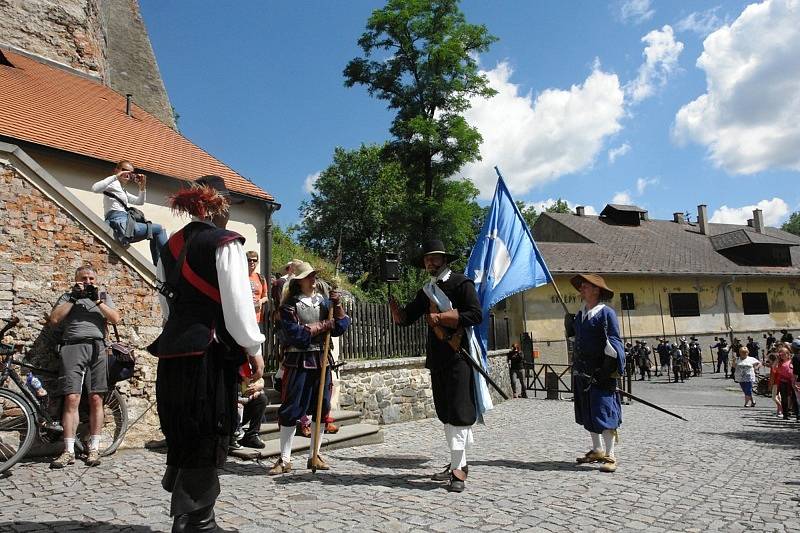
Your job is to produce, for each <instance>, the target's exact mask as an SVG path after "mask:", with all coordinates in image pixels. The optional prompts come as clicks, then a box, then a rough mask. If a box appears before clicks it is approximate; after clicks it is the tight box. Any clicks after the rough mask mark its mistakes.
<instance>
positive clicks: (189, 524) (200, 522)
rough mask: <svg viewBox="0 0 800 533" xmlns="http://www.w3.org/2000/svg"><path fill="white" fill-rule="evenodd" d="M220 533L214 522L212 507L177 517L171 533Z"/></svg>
mask: <svg viewBox="0 0 800 533" xmlns="http://www.w3.org/2000/svg"><path fill="white" fill-rule="evenodd" d="M218 531H222V530H221V529H219V527H217V522H216V520H214V506H213V505H209V506H208V507H203V508H202V509H198V510H197V511H192V512H191V513H186V514H181V515H177V516H176V517H175V520H174V521H173V522H172V533H216V532H218Z"/></svg>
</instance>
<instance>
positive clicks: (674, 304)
mask: <svg viewBox="0 0 800 533" xmlns="http://www.w3.org/2000/svg"><path fill="white" fill-rule="evenodd" d="M669 314H670V316H700V299H699V298H698V296H697V293H696V292H671V293H670V294H669Z"/></svg>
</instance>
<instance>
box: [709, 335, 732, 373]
mask: <svg viewBox="0 0 800 533" xmlns="http://www.w3.org/2000/svg"><path fill="white" fill-rule="evenodd" d="M714 340H715V341H717V342H716V343H714V344H712V345H711V349H712V350H713V349H715V348H716V350H717V369H716V370H715V371H714V373H715V374H719V370H720V368H724V369H725V377H726V378H727V377H728V353H729V352H730V347H729V346H728V341H726V340H725V337H719V338H717V337H714Z"/></svg>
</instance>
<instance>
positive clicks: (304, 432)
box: [300, 425, 311, 439]
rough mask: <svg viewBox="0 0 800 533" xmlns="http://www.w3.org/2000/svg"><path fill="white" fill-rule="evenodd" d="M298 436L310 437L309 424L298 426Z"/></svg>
mask: <svg viewBox="0 0 800 533" xmlns="http://www.w3.org/2000/svg"><path fill="white" fill-rule="evenodd" d="M300 436H302V437H305V438H307V439H310V438H311V426H310V425H309V426H300Z"/></svg>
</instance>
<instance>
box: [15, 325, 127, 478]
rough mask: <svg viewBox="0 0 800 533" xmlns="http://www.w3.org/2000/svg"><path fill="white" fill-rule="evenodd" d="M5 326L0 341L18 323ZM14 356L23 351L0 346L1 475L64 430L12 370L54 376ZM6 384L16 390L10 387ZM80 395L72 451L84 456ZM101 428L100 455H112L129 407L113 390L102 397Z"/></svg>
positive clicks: (85, 427) (85, 428)
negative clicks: (36, 442) (35, 446)
mask: <svg viewBox="0 0 800 533" xmlns="http://www.w3.org/2000/svg"><path fill="white" fill-rule="evenodd" d="M3 320H4V322H6V325H5V326H4V327H3V328H2V329H0V339H2V337H3V335H5V334H6V333H7V332H8V331H9V330H10V329H11V328H13V327H14V326H16V325H17V324H18V323H19V319H17V318H12V319H11V320H5V319H3ZM15 353H19V354H21V353H22V350H21V349H20V348H18V347H15V346H13V345H10V344H3V343H0V369H2V371H1V372H0V474H3V473H4V472H5V471H7V470H9V469H10V468H11V467H12V466H14V465H15V464H16V463H17V462H19V461H20V460H21V459H22V458H23V457H25V455H26V454H27V453H28V451H30V449H31V447H32V446H33V444H34V441H36V440H37V439H38V440H39V441H41V442H46V443H47V442H54V441H55V440H57V439H60V438H61V435H62V434H63V428H61V424H60V423H59V421H57V420H56V419H54V418H53V417H52V416H51V415H50V413H49V412H48V410H47V409H45V407H44V406H43V405H42V403H41V402H40V401H39V398H37V397H36V395H35V394H33V392H31V390H30V389H29V388H28V386H27V385H26V384H25V381H24V380H23V379H22V377H21V376H20V375H19V373H17V371H16V370H15V368H14V366H19V367H22V368H27V369H29V370H33V371H36V372H40V373H41V374H43V375H50V376H55V373H54V372H52V371H50V370H47V369H44V368H39V367H36V366H33V365H30V364H28V363H25V362H23V361H20V360H17V359H14V354H15ZM9 380H10V381H11V382H12V383H13V384H14V385H15V388H10V387H9ZM85 396H86V393H85V392H84V394H83V395H82V398H81V402H80V407H79V409H78V413H79V422H78V428H77V431H76V438H75V447H76V451H78V452H79V453H85V452H86V451H87V446H86V445H85V444H84V440H85V438H87V437H88V435H89V411H88V407H87V404H88V402H86V401H84V399H85ZM103 411H104V413H103V415H104V416H103V428H102V432H101V434H102V438H101V441H100V455H101V456H108V455H111V454H113V453H114V452H116V451H117V448H119V445H120V444H121V443H122V439H123V438H124V436H125V433H126V432H127V431H128V406H127V403H126V402H125V397H124V396H122V395H121V394H120V392H119V391H118V390H117V389H116V387H114V388H113V389H111V390H110V391H109V392H107V393H106V394H105V398H104V400H103Z"/></svg>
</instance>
